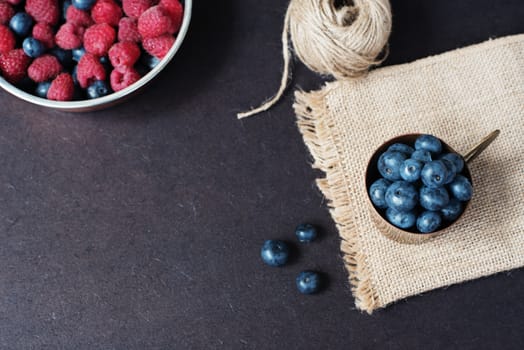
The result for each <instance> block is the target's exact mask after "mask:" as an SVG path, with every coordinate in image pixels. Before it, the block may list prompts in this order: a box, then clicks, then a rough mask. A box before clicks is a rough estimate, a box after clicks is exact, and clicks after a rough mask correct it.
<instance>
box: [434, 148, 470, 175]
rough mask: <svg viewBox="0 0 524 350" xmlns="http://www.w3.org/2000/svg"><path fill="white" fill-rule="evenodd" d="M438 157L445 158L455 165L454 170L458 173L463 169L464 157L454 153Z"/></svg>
mask: <svg viewBox="0 0 524 350" xmlns="http://www.w3.org/2000/svg"><path fill="white" fill-rule="evenodd" d="M440 159H447V160H449V161H450V162H452V163H453V164H454V165H455V172H456V173H457V174H460V173H461V172H462V170H463V169H464V158H462V156H460V155H458V154H456V153H447V154H445V155H443V156H442V157H441V158H440Z"/></svg>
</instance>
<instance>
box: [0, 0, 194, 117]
mask: <svg viewBox="0 0 524 350" xmlns="http://www.w3.org/2000/svg"><path fill="white" fill-rule="evenodd" d="M191 4H192V2H191V1H190V0H185V1H184V0H0V86H1V87H2V88H4V89H5V90H6V91H8V92H10V93H11V94H13V95H15V96H17V97H19V98H22V99H24V100H26V101H29V102H31V103H35V104H38V105H42V106H46V107H52V108H56V109H61V110H70V111H82V110H93V109H99V108H103V107H107V106H109V105H112V104H115V103H117V102H119V101H121V100H123V99H124V98H125V97H128V96H129V95H131V94H132V93H134V92H136V91H137V90H138V89H140V88H141V87H142V86H144V85H145V84H147V83H148V82H149V81H150V80H151V79H153V78H154V77H155V76H156V75H157V74H158V73H159V72H160V71H161V70H162V69H163V68H164V67H165V66H166V65H167V63H169V61H170V60H171V59H172V57H173V56H174V55H175V53H176V51H178V48H179V47H180V45H181V42H182V40H183V38H184V36H185V34H186V32H187V29H188V26H189V20H190V17H191Z"/></svg>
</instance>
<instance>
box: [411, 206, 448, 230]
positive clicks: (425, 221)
mask: <svg viewBox="0 0 524 350" xmlns="http://www.w3.org/2000/svg"><path fill="white" fill-rule="evenodd" d="M441 224H442V218H441V217H440V214H439V213H438V212H436V211H429V210H428V211H425V212H422V214H420V215H419V217H418V218H417V229H418V230H419V231H420V232H422V233H430V232H434V231H436V230H438V228H439V227H440V225H441Z"/></svg>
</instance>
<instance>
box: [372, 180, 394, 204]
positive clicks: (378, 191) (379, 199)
mask: <svg viewBox="0 0 524 350" xmlns="http://www.w3.org/2000/svg"><path fill="white" fill-rule="evenodd" d="M390 185H391V181H388V180H386V179H378V180H377V181H375V182H373V184H372V185H371V186H370V187H369V198H370V199H371V202H373V204H375V206H376V207H377V208H386V207H387V206H388V205H387V204H386V191H387V189H388V187H389V186H390Z"/></svg>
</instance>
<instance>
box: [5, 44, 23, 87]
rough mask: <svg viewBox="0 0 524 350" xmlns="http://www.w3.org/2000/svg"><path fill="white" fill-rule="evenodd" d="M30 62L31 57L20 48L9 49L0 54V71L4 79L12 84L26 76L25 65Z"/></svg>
mask: <svg viewBox="0 0 524 350" xmlns="http://www.w3.org/2000/svg"><path fill="white" fill-rule="evenodd" d="M30 63H31V58H29V56H27V55H26V54H25V53H24V50H22V49H15V50H11V51H9V52H8V53H5V54H2V55H0V71H1V72H2V75H3V76H4V78H5V80H7V81H8V82H10V83H13V84H14V83H17V82H19V81H20V80H22V79H23V78H24V77H25V76H26V70H27V66H29V64H30Z"/></svg>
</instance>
